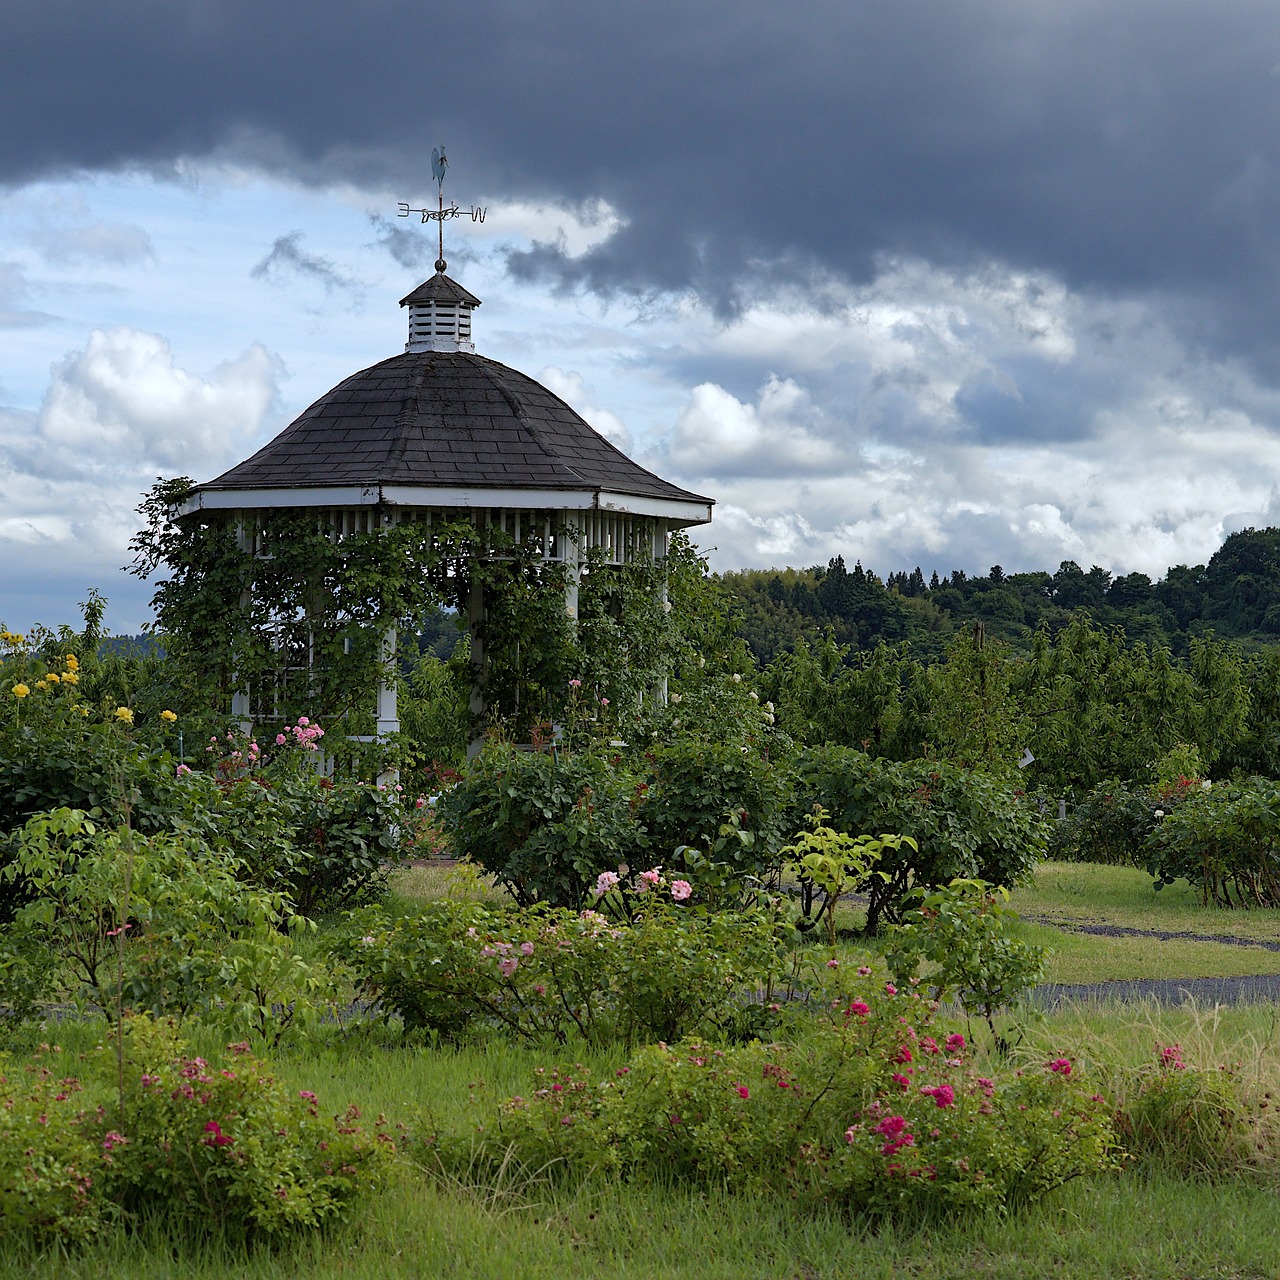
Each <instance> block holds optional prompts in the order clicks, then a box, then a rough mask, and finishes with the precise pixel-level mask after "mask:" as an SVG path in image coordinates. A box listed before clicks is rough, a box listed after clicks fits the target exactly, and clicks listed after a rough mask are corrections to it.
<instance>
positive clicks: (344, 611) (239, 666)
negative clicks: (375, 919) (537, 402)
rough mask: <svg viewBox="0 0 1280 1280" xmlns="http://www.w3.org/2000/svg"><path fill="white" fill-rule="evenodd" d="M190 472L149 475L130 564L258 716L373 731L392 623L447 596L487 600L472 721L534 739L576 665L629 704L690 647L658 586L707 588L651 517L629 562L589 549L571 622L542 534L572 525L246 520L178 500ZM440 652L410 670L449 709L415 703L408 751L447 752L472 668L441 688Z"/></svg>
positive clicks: (197, 665)
mask: <svg viewBox="0 0 1280 1280" xmlns="http://www.w3.org/2000/svg"><path fill="white" fill-rule="evenodd" d="M194 487H195V486H194V485H193V483H192V482H191V481H190V480H189V479H188V478H186V477H182V478H179V479H175V480H166V481H161V482H159V483H158V484H156V485H155V486H154V487H153V488H152V490H151V492H150V494H149V495H148V496H147V498H146V500H145V501H144V503H143V504H142V506H141V508H140V512H141V514H142V515H143V516H144V518H145V520H146V525H145V527H144V528H143V529H142V530H141V531H140V532H139V533H138V534H137V535H136V536H135V537H134V539H133V541H132V543H131V546H132V548H133V550H134V552H135V561H134V571H135V572H136V573H138V574H139V575H140V576H142V577H150V576H152V575H154V574H156V573H158V572H159V571H161V570H164V572H165V573H166V575H167V576H166V578H165V580H164V581H162V582H161V583H160V584H159V586H158V588H157V591H156V594H155V597H154V600H153V606H154V608H155V611H156V617H157V620H158V625H159V627H160V629H161V630H162V631H163V632H164V634H165V636H166V643H167V644H169V645H170V646H171V648H172V650H173V651H174V652H175V653H177V654H179V655H180V656H181V657H182V658H183V660H184V662H185V663H186V665H187V666H188V668H189V669H191V670H193V671H196V672H199V673H201V674H202V675H203V676H204V678H205V686H206V688H205V696H206V697H207V699H208V701H209V702H210V703H211V704H212V705H214V706H219V707H225V706H226V705H227V703H228V702H229V700H230V697H231V695H232V694H233V693H234V692H236V691H237V690H241V691H244V692H246V693H247V694H248V695H249V699H250V705H251V707H252V708H253V715H254V717H255V719H256V720H258V721H264V720H265V721H271V720H276V719H280V718H287V719H295V718H296V717H297V716H298V715H299V714H301V713H303V712H310V711H312V709H315V712H316V713H318V714H320V715H322V717H323V718H324V719H325V720H326V722H331V723H338V722H342V723H344V724H345V726H346V727H347V730H348V732H349V733H356V734H360V733H369V732H371V731H372V699H371V690H372V689H373V688H374V687H375V686H376V685H377V683H378V682H379V681H380V680H385V679H396V678H397V671H396V659H395V655H394V652H393V646H388V645H387V643H386V639H387V637H388V636H389V635H391V634H392V633H396V634H404V635H417V634H420V633H422V632H424V631H426V630H427V629H428V628H429V627H430V626H431V625H432V624H433V622H434V621H435V619H436V618H437V617H438V614H439V612H440V610H441V608H444V609H446V610H450V611H453V612H456V613H458V614H462V615H466V614H468V611H469V608H470V606H472V605H475V604H477V603H479V602H482V604H483V607H482V608H481V609H479V610H478V611H475V616H474V618H473V627H474V630H475V635H474V636H473V637H472V645H471V653H472V654H474V655H475V656H476V657H477V658H479V657H480V656H481V654H482V655H483V662H482V663H481V662H477V663H476V665H475V667H474V668H473V669H472V671H471V672H470V680H468V681H467V683H468V684H470V683H476V684H477V685H478V688H479V693H480V697H481V700H482V702H483V706H484V710H483V715H482V717H481V723H471V724H469V725H468V726H467V727H468V730H469V731H470V735H471V736H474V735H475V733H476V732H477V731H480V730H484V729H486V728H487V729H489V730H491V731H493V730H496V731H497V732H499V734H501V735H505V736H510V737H514V738H515V739H516V740H517V741H521V742H528V741H530V740H531V739H532V736H533V733H534V730H535V729H537V728H538V727H539V726H550V725H552V724H554V723H558V722H560V721H562V720H563V718H564V716H563V710H564V703H565V701H566V692H565V691H566V689H567V686H568V682H569V680H570V679H573V678H577V679H579V680H584V681H585V682H586V685H587V688H588V689H589V690H590V692H591V693H592V694H593V696H594V697H596V698H598V699H606V698H607V699H608V700H609V703H610V704H611V705H612V706H613V707H614V709H615V714H618V713H621V714H625V715H626V716H627V717H631V716H633V715H635V714H637V713H638V712H639V711H640V709H641V707H642V704H643V703H644V702H645V700H646V699H648V698H649V697H650V696H651V693H652V690H653V689H654V688H655V686H657V685H658V684H659V683H660V682H661V681H662V679H663V678H664V677H665V675H666V673H667V672H668V671H669V670H670V667H671V665H672V662H673V661H674V659H675V656H676V653H677V651H678V650H681V649H682V648H686V649H687V647H688V641H687V639H684V638H683V633H682V629H681V626H680V625H679V621H678V615H677V614H676V612H675V610H674V609H668V608H666V607H664V583H665V582H666V581H668V580H674V581H675V582H676V584H677V586H678V589H679V590H681V591H684V592H685V593H686V594H690V593H692V594H699V592H698V591H697V589H696V587H695V586H694V584H695V583H696V581H697V580H698V579H700V578H702V577H703V576H705V575H704V571H703V567H702V565H701V561H700V560H699V559H698V557H697V556H696V554H695V553H693V551H692V549H691V548H690V546H689V543H688V540H687V539H686V538H683V537H682V536H679V535H677V536H676V537H674V538H673V539H672V540H671V546H670V548H669V550H668V552H667V555H666V556H665V557H664V558H662V559H658V558H655V557H654V556H652V555H647V554H640V553H639V551H638V548H640V547H652V545H653V541H654V535H655V528H654V527H650V526H646V527H644V528H642V529H640V530H639V531H638V532H637V536H636V547H635V548H633V549H632V550H633V552H634V554H632V555H630V556H629V557H628V560H627V563H626V564H625V565H622V566H614V565H610V564H608V563H607V562H606V559H605V557H604V555H603V553H602V552H600V551H599V550H598V549H595V550H586V551H585V552H584V554H583V555H582V557H581V564H580V567H579V577H580V583H579V607H578V620H577V622H576V623H575V622H574V620H573V619H571V618H570V617H569V616H568V615H567V614H566V612H565V608H564V597H565V589H566V586H567V575H568V568H567V566H566V565H565V564H564V563H563V562H561V561H558V560H553V559H549V558H547V557H546V551H547V547H546V540H547V538H548V536H553V537H557V538H565V539H569V540H578V539H580V537H581V534H580V532H579V531H578V530H576V529H575V528H574V527H572V525H571V524H570V525H568V526H565V527H556V528H555V529H554V530H553V529H551V527H550V526H549V525H547V524H545V522H543V521H541V520H529V521H526V522H525V529H524V532H523V534H522V536H519V537H517V536H514V535H513V533H512V532H511V531H510V530H509V529H507V528H506V527H503V526H500V525H498V524H495V523H493V522H491V521H489V520H487V519H481V518H477V519H476V520H474V521H472V520H456V521H445V520H435V521H432V522H430V523H428V522H426V521H422V520H414V519H405V520H385V519H384V520H377V521H372V522H371V527H370V528H368V529H366V530H364V531H358V532H349V533H346V534H344V535H343V536H337V535H336V534H335V532H334V530H333V529H332V528H331V527H330V526H329V525H328V524H327V523H326V522H325V520H324V519H323V518H320V517H319V516H317V515H316V514H315V513H310V514H309V513H303V512H295V511H287V510H280V511H266V512H258V513H255V517H254V522H253V523H252V524H251V525H247V526H244V527H240V526H238V525H237V524H236V516H235V514H234V513H232V512H225V511H212V510H197V511H191V512H186V513H185V514H183V505H184V503H185V502H186V501H187V499H188V498H189V497H190V495H191V493H192V492H193V490H194ZM701 594H704V595H705V592H701ZM435 661H436V659H434V658H432V659H431V660H430V663H434V662H435ZM430 663H428V668H429V669H428V672H427V673H426V674H425V675H424V676H423V677H421V678H420V679H419V681H418V682H417V687H416V688H415V687H414V681H413V677H412V676H410V681H409V683H410V689H411V691H412V693H413V695H414V696H415V697H417V698H419V699H422V698H424V697H425V698H426V699H428V700H429V702H430V703H431V704H433V706H434V709H436V710H439V711H441V712H443V717H442V719H443V723H440V724H433V723H431V720H432V719H434V717H429V718H428V717H424V716H422V715H416V714H412V711H413V710H414V709H413V708H411V714H410V716H409V720H410V722H411V736H410V739H409V743H410V751H411V753H416V755H417V757H418V758H419V759H418V761H417V762H418V763H425V762H426V760H429V759H433V760H435V761H437V762H438V763H440V764H446V765H448V764H453V763H455V762H456V757H457V749H458V745H459V744H458V733H457V729H458V723H457V722H458V719H459V716H460V715H461V713H462V702H463V699H462V697H461V694H462V685H463V682H464V675H463V672H464V670H465V668H464V666H463V663H462V661H461V659H460V660H459V661H458V662H457V663H454V664H453V668H452V670H451V672H450V674H449V677H448V680H447V683H448V684H449V685H451V686H452V688H449V689H446V688H445V687H444V684H445V683H446V682H445V681H442V679H441V676H440V673H439V672H438V671H435V670H434V669H431V667H430ZM419 665H421V661H420V662H419ZM468 701H469V697H468ZM467 718H468V719H470V718H471V717H470V715H468V717H467ZM424 753H425V754H424Z"/></svg>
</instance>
